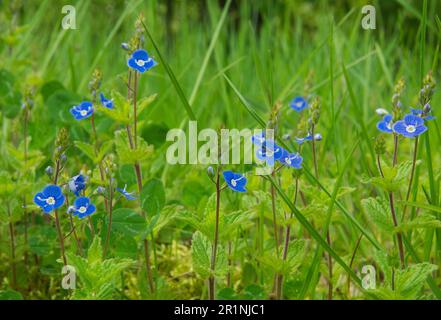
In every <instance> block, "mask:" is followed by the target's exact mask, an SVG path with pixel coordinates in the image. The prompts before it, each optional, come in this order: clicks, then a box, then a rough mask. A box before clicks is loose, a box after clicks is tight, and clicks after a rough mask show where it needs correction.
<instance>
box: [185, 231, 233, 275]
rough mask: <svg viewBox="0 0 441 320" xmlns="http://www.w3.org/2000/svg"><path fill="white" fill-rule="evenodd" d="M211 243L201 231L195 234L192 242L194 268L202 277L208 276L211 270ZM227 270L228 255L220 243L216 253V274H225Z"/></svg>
mask: <svg viewBox="0 0 441 320" xmlns="http://www.w3.org/2000/svg"><path fill="white" fill-rule="evenodd" d="M211 248H212V246H211V243H210V240H208V238H207V237H206V236H204V235H203V234H202V233H201V232H199V231H196V232H195V233H194V234H193V239H192V243H191V257H192V261H193V270H194V271H195V272H196V273H197V274H198V275H199V276H201V277H202V278H208V277H210V275H211V274H212V271H211ZM226 271H227V256H226V254H225V250H224V249H223V247H222V246H220V245H218V248H217V254H216V266H215V272H214V274H215V275H223V274H225V273H226Z"/></svg>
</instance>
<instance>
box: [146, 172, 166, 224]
mask: <svg viewBox="0 0 441 320" xmlns="http://www.w3.org/2000/svg"><path fill="white" fill-rule="evenodd" d="M164 205H165V190H164V186H163V184H162V181H161V180H159V179H151V180H149V181H148V182H147V183H146V184H144V186H143V187H142V192H141V206H142V209H143V210H144V211H145V212H146V213H147V215H148V216H150V217H153V216H155V215H157V214H159V213H160V212H161V210H162V208H163V207H164Z"/></svg>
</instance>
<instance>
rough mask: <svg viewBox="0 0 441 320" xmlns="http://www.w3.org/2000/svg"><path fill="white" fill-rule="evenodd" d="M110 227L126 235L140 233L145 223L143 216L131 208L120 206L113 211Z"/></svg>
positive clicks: (145, 225)
mask: <svg viewBox="0 0 441 320" xmlns="http://www.w3.org/2000/svg"><path fill="white" fill-rule="evenodd" d="M112 228H113V229H115V230H117V231H119V232H121V233H122V234H125V235H127V236H131V237H135V236H140V235H142V234H143V233H144V232H145V230H146V228H147V224H146V221H145V219H144V218H143V217H141V216H140V215H139V214H138V213H136V212H135V211H133V210H132V209H127V208H120V209H116V210H115V211H113V218H112Z"/></svg>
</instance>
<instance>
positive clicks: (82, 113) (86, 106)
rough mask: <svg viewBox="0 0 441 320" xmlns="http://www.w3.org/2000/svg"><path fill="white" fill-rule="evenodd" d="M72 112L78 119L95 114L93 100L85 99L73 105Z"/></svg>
mask: <svg viewBox="0 0 441 320" xmlns="http://www.w3.org/2000/svg"><path fill="white" fill-rule="evenodd" d="M70 113H72V115H73V116H74V118H75V119H76V120H83V119H86V118H88V117H90V116H91V115H92V114H93V105H92V102H89V101H83V102H81V103H80V104H79V105H77V106H73V107H72V108H71V109H70Z"/></svg>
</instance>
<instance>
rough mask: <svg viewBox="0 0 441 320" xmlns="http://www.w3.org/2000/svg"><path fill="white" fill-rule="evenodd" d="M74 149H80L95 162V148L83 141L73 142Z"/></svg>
mask: <svg viewBox="0 0 441 320" xmlns="http://www.w3.org/2000/svg"><path fill="white" fill-rule="evenodd" d="M74 144H75V147H77V148H78V149H80V150H81V151H82V152H83V153H84V154H85V155H86V156H87V157H88V158H89V159H91V160H92V161H93V162H96V155H95V147H94V146H93V145H91V144H89V143H86V142H83V141H74Z"/></svg>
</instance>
